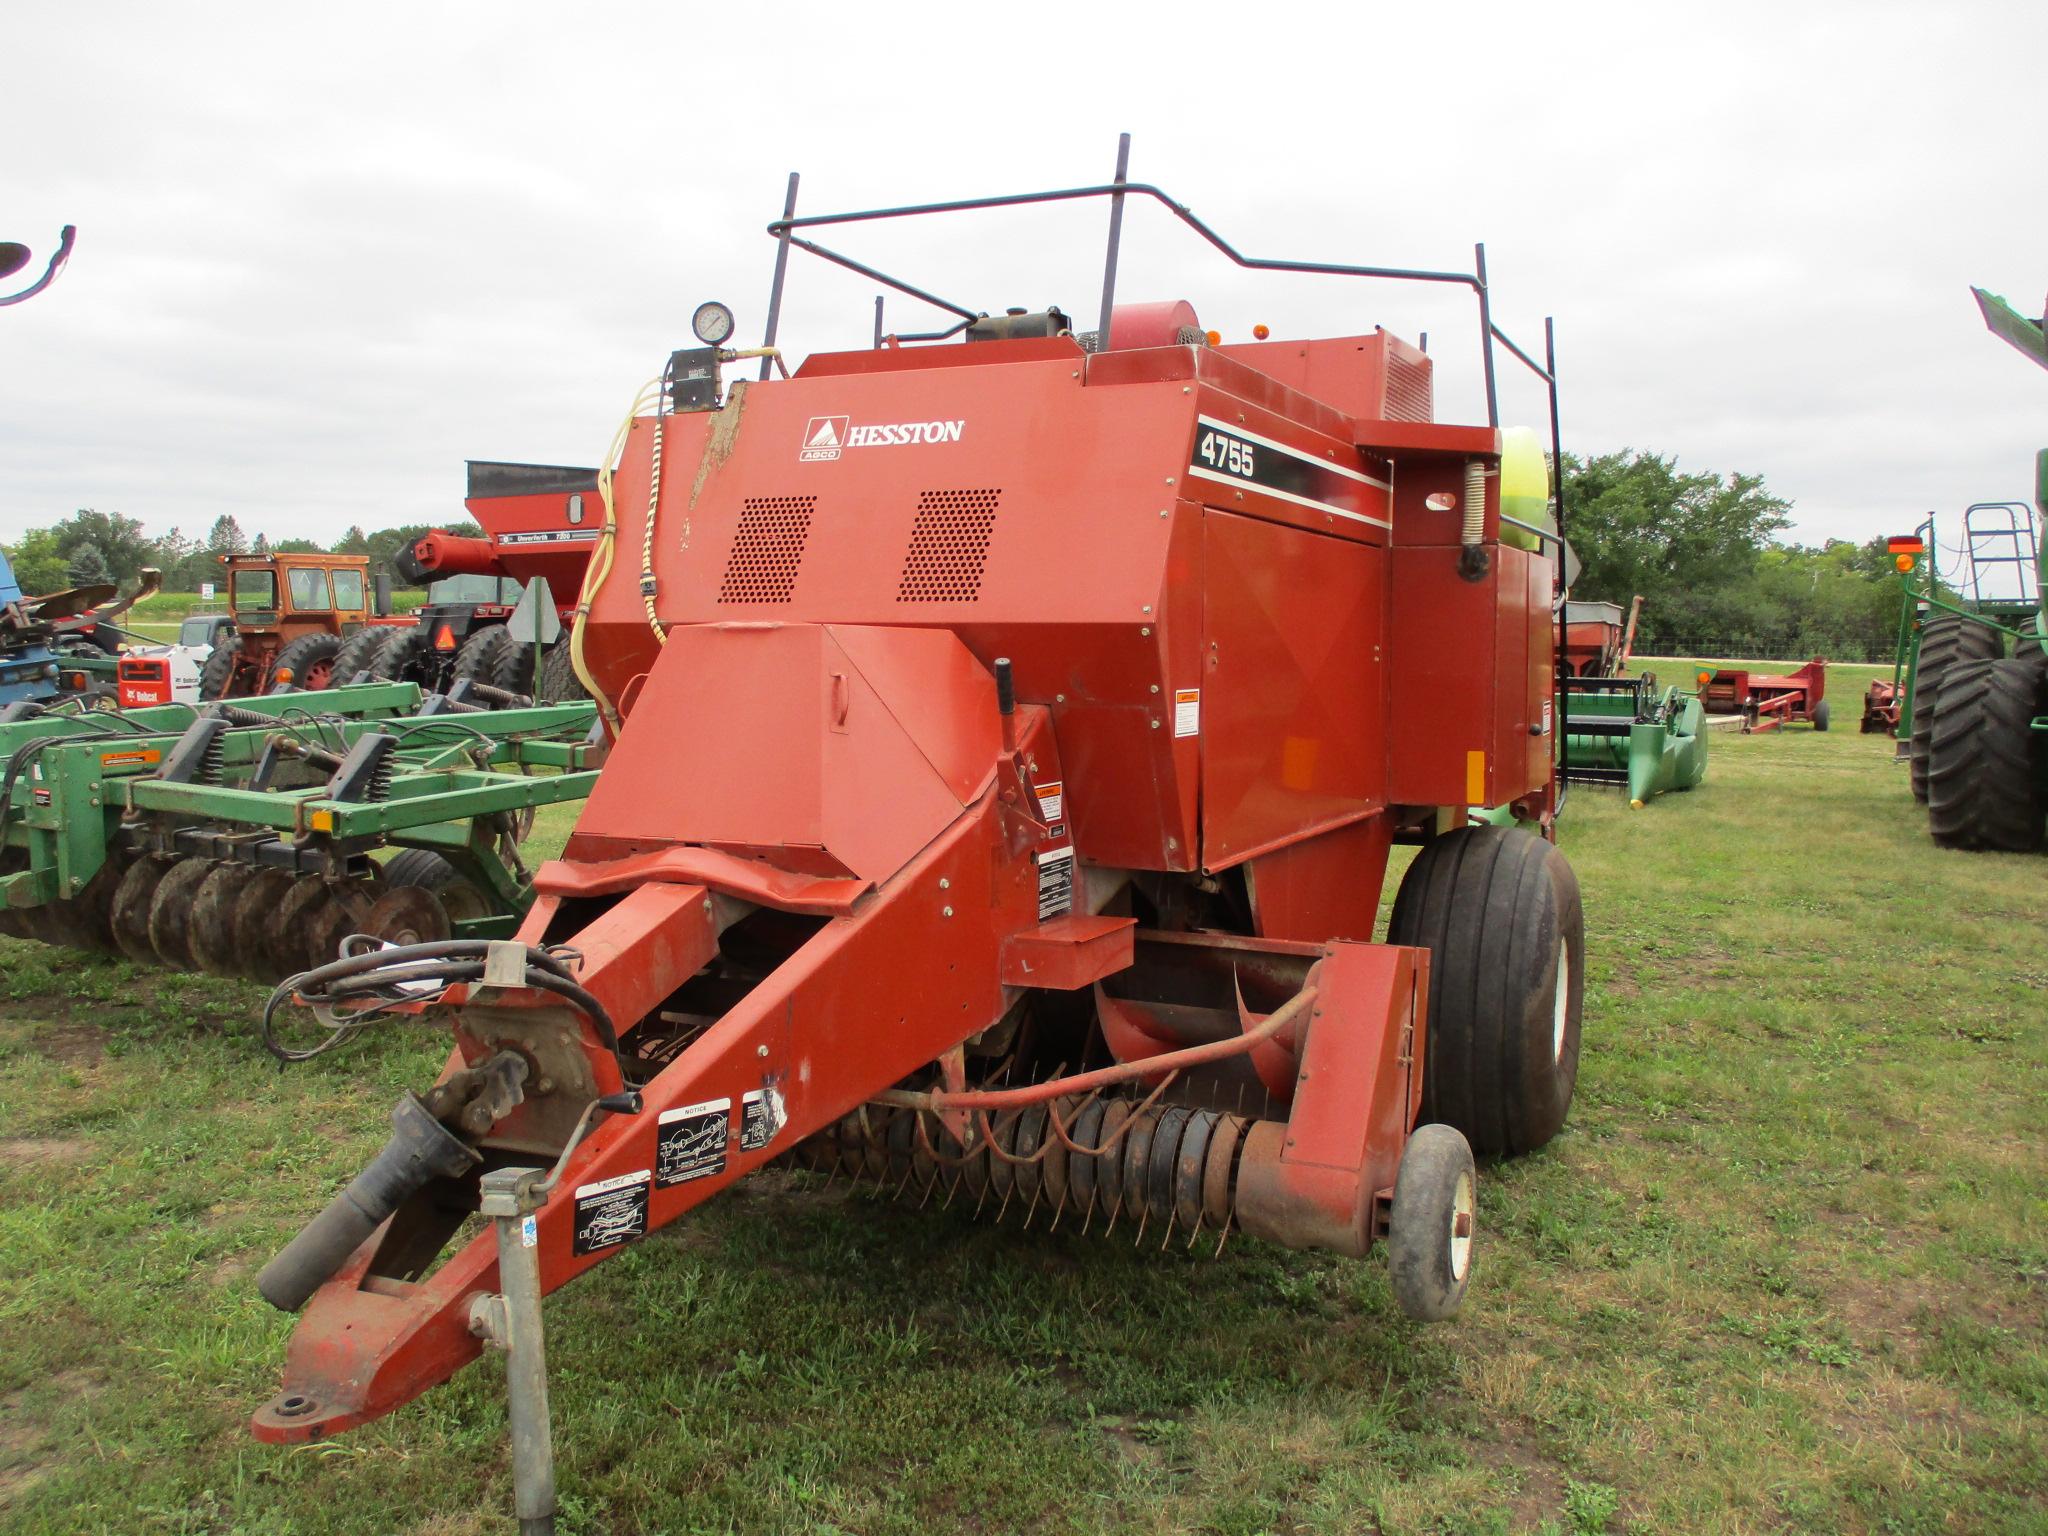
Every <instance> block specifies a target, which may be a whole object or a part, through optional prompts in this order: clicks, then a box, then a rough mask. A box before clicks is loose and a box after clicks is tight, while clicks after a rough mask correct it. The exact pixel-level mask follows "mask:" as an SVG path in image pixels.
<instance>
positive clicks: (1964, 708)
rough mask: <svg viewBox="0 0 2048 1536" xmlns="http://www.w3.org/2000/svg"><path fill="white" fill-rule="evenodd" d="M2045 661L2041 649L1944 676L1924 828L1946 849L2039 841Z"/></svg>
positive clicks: (2047, 708) (2013, 848)
mask: <svg viewBox="0 0 2048 1536" xmlns="http://www.w3.org/2000/svg"><path fill="white" fill-rule="evenodd" d="M2043 713H2048V665H2044V658H2043V657H2042V656H2041V655H2039V654H2038V653H2029V654H2022V655H2019V656H2008V657H2002V658H2000V659H1999V660H1996V661H1962V662H1957V663H1956V664H1955V665H1954V666H1952V667H1950V668H1949V669H1948V671H1947V673H1946V674H1945V675H1944V676H1943V678H1942V684H1941V706H1940V710H1939V712H1938V713H1937V714H1936V715H1935V717H1934V732H1933V737H1932V739H1931V740H1930V741H1929V743H1928V747H1927V825H1928V829H1929V830H1930V831H1932V832H1933V834H1934V840H1935V842H1937V843H1939V844H1940V845H1941V846H1942V847H1944V848H1994V849H2002V850H2004V851H2006V852H2010V853H2031V852H2033V851H2034V850H2035V849H2037V848H2039V847H2040V846H2041V841H2042V824H2043V821H2044V820H2048V804H2044V803H2043V797H2042V788H2041V785H2042V776H2043V756H2044V748H2043V733H2042V732H2039V731H2036V730H2034V729H2033V728H2032V726H2033V721H2034V719H2035V717H2036V716H2038V715H2040V714H2043Z"/></svg>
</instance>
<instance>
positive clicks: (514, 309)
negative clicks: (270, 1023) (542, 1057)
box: [0, 0, 2048, 542]
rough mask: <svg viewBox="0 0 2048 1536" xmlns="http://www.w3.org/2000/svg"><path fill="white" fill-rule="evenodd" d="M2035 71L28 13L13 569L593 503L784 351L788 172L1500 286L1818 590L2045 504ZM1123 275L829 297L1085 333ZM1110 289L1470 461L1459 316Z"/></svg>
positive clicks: (1604, 21)
mask: <svg viewBox="0 0 2048 1536" xmlns="http://www.w3.org/2000/svg"><path fill="white" fill-rule="evenodd" d="M2044 59H2048V5H2044V4H2042V3H2040V0H2024V3H2012V4H1981V5H1969V4H1946V5H1933V4H1918V5H1889V4H1874V3H1870V0H1855V3H1839V4H1807V3H1798V0H1791V3H1788V0H1778V3H1775V4H1769V5H1755V6H1752V5H1746V4H1715V5H1712V6H1706V5H1693V6H1655V5H1644V4H1640V3H1638V4H1629V5H1616V6H1597V7H1596V6H1585V5H1548V6H1545V5H1530V4H1526V3H1524V4H1517V5H1513V6H1501V7H1496V6H1490V5H1478V4H1470V3H1464V4H1458V5H1413V4H1407V5H1401V6H1385V5H1379V4H1362V3H1353V4H1342V5H1332V6H1328V7H1323V6H1316V7H1308V6H1288V5H1285V4H1267V5H1263V6H1249V7H1246V6H1232V7H1227V8H1226V7H1211V6H1204V5H1199V4H1189V3H1182V4H1175V5H1169V6H1158V7H1149V6H1138V5H1124V6H1117V5H1112V4H1104V3H1097V4H1093V5H1088V6H1073V7H1062V6H1058V5H1051V4H1048V5H1042V6H1036V7H975V6H966V5H957V4H956V5H945V6H931V7H913V6H904V5H898V6H887V5H876V4H868V5H853V4H846V3H838V4H815V5H813V4H777V5H769V4H760V5H753V6H745V5H740V6H724V7H718V8H715V9H713V8H708V7H704V8H700V7H697V6H691V5H685V4H680V3H671V4H666V5H633V6H627V5H618V6H601V5H561V4H554V5H548V6H537V5H528V4H506V3H498V4H492V5H473V6H472V5H452V4H432V5H423V4H417V3H412V4H405V5H374V4H363V3H350V4H346V5H325V6H317V7H316V6H298V5H278V4H274V3H271V4H263V5H226V4H216V5H206V6H197V5H191V6H183V5H168V4H161V3H152V4H130V5H122V4H97V5H92V6H79V5H71V6H62V5H39V6H34V7H29V6H15V7H12V8H10V13H9V17H8V20H7V23H6V29H5V34H4V42H0V134H4V137H0V143H4V145H5V149H4V151H0V239H13V240H20V241H24V242H26V243H28V244H30V245H31V246H33V247H35V249H36V252H37V256H36V263H35V266H34V268H33V269H32V270H33V271H40V269H41V262H42V258H43V256H44V255H45V254H46V252H47V250H48V248H49V247H50V246H51V245H53V244H54V242H55V239H56V235H57V231H58V228H59V226H61V225H63V224H65V223H73V224H76V225H77V226H78V229H79V234H78V248H77V254H76V256H75V257H74V258H73V260H72V263H71V266H70V269H69V270H68V271H67V272H66V273H65V274H64V275H63V276H62V277H61V278H59V280H58V281H57V283H56V284H55V285H54V286H53V287H52V288H51V289H50V290H49V291H48V292H47V293H45V294H43V295H42V296H41V297H39V298H36V299H33V300H30V301H29V302H27V303H25V304H22V305H19V306H16V307H13V308H10V309H4V310H0V539H8V540H12V539H14V538H17V537H19V536H20V534H21V533H22V531H23V530H24V529H26V528H29V527H34V526H38V525H42V524H46V523H50V522H54V521H56V520H57V519H59V518H61V517H63V516H65V515H66V514H68V513H69V512H71V511H72V510H73V509H74V508H78V507H96V508H98V509H99V510H101V511H119V512H125V513H127V514H129V515H130V516H133V517H137V518H139V519H141V520H142V522H143V523H144V525H145V526H146V527H147V528H148V529H149V530H150V531H152V532H153V533H162V532H165V531H166V530H168V529H170V528H171V527H173V526H176V527H178V528H180V529H182V530H183V531H184V532H185V533H186V534H187V535H193V536H197V535H203V533H204V532H205V530H206V528H207V526H208V525H209V524H210V523H211V522H212V520H213V519H214V518H215V517H216V516H218V515H219V514H220V513H222V512H230V513H233V514H234V515H235V516H236V517H237V518H238V519H239V520H240V521H241V523H242V525H243V527H244V528H245V529H246V530H248V531H249V532H252V533H253V532H255V531H256V530H258V529H261V530H263V531H265V532H267V533H269V534H270V535H271V536H272V537H273V538H285V537H292V536H309V537H314V538H319V539H323V540H325V539H330V538H332V537H334V536H335V535H337V534H338V533H339V532H340V531H341V530H342V529H343V528H344V527H345V526H347V525H348V524H350V523H362V524H364V525H365V526H367V527H375V526H377V525H379V524H386V523H399V522H431V521H442V520H451V519H455V518H459V517H460V516H461V515H462V508H461V497H462V491H463V469H462V465H463V460H464V459H466V458H505V459H526V460H534V461H544V462H554V463H571V464H590V463H595V462H596V459H597V457H598V456H599V455H600V454H601V453H602V452H603V450H604V445H605V443H606V442H607V441H608V439H609V438H610V436H611V433H612V430H613V428H614V427H615V425H616V422H617V420H618V418H619V416H620V415H621V413H622V412H623V410H624V409H625V407H626V405H627V404H628V403H629V402H630V400H631V398H632V395H633V392H634V389H635V387H636V386H637V385H639V384H640V383H641V382H642V381H643V380H645V379H647V378H648V377H649V376H651V375H652V374H654V373H656V372H658V371H659V369H660V366H661V364H662V361H663V359H664V358H665V357H666V355H667V352H668V350H669V349H670V348H671V347H673V346H676V345H679V344H685V343H686V342H687V340H688V327H689V316H690V312H691V310H692V309H693V308H694V307H695V305H696V304H697V303H698V302H699V301H701V300H703V299H706V298H718V299H721V300H723V301H725V302H726V303H728V304H730V305H731V306H732V307H733V308H734V310H735V311H736V312H737V313H738V315H739V323H740V336H741V339H742V340H744V341H753V340H755V339H758V336H759V329H760V325H761V322H762V319H763V315H764V312H765V309H766V300H767V292H768V282H769V276H770V263H771V258H772V254H773V252H772V247H771V245H770V243H769V241H768V240H767V239H766V237H765V236H764V235H763V233H762V226H763V225H764V224H765V223H766V222H767V221H768V220H769V219H771V218H773V217H774V216H775V215H776V214H777V213H778V212H779V211H780V203H781V198H782V191H783V184H784V179H785V177H786V176H787V174H788V172H789V171H791V170H793V169H794V170H800V171H801V172H802V173H803V195H802V211H806V212H822V211H827V210H831V209H848V208H856V207H865V206H870V205H874V204H877V203H888V202H908V201H919V200H928V199H939V198H949V197H959V196H972V195H978V194H984V193H989V192H996V191H1021V190H1026V189H1031V188H1039V187H1051V186H1065V185H1074V184H1079V183H1084V182H1092V181H1100V180H1106V179H1108V176H1109V173H1110V171H1111V169H1112V165H1113V160H1114V154H1115V143H1116V134H1117V133H1118V131H1119V130H1128V131H1130V132H1131V133H1132V134H1133V135H1134V141H1135V142H1134V148H1133V155H1132V175H1133V176H1134V177H1135V178H1138V179H1144V180H1149V181H1153V182H1156V183H1158V184H1159V185H1161V186H1163V187H1164V188H1165V189H1166V190H1167V191H1168V192H1169V193H1172V194H1173V195H1175V196H1177V197H1178V198H1180V199H1181V200H1182V201H1184V202H1186V203H1188V204H1190V205H1191V206H1192V207H1193V208H1194V210H1195V211H1196V212H1197V213H1199V214H1201V215H1202V216H1203V217H1204V218H1206V219H1207V220H1208V221H1209V222H1210V223H1212V224H1213V225H1215V226H1216V227H1217V228H1218V229H1219V230H1220V231H1221V232H1222V233H1223V234H1224V235H1225V236H1226V237H1229V238H1231V239H1233V240H1235V241H1237V242H1238V243H1239V245H1240V246H1241V247H1243V248H1245V249H1247V250H1249V251H1251V252H1252V253H1254V254H1260V255H1274V256H1289V257H1300V258H1307V259H1321V260H1340V261H1361V262H1371V263H1383V264H1390V265H1403V266H1427V267H1459V266H1464V265H1466V264H1468V263H1469V262H1470V259H1471V245H1472V242H1473V241H1475V240H1484V241H1486V242H1487V252H1488V258H1489V265H1490V268H1491V275H1492V282H1493V290H1494V295H1495V305H1496V309H1495V314H1496V318H1497V320H1498V321H1499V322H1500V323H1501V324H1502V325H1503V326H1504V327H1505V328H1506V329H1507V330H1508V331H1509V332H1510V333H1511V334H1513V335H1515V336H1516V337H1517V339H1518V340H1523V341H1524V342H1526V343H1527V344H1529V345H1531V346H1532V347H1533V346H1535V345H1538V344H1540V342H1541V339H1542V319H1543V316H1544V315H1546V314H1554V315H1555V316H1556V320H1557V328H1558V347H1559V356H1560V374H1561V376H1562V379H1563V383H1564V430H1565V444H1566V447H1567V448H1568V449H1569V450H1571V451H1574V452H1578V453H1582V454H1584V453H1598V452H1604V451H1607V450H1611V449H1617V448H1624V447H1634V448H1645V449H1655V450H1658V451H1660V452H1663V453H1668V454H1675V455H1677V456H1678V458H1679V460H1680V461H1681V463H1682V464H1683V465H1684V466H1686V467H1688V468H1709V469H1715V470H1721V471H1729V470H1744V471H1750V472H1754V473H1758V474H1762V475H1763V476H1765V478H1766V479H1767V480H1768V482H1769V484H1770V486H1771V488H1772V489H1773V490H1775V491H1776V492H1778V493H1779V494H1781V495H1783V496H1786V497H1789V498H1790V499H1791V500H1792V501H1793V502H1794V503H1795V506H1796V519H1797V521H1796V526H1795V528H1794V534H1795V535H1796V536H1797V537H1800V538H1801V539H1804V540H1806V541H1810V542H1818V541H1819V540H1821V539H1823V538H1826V537H1831V536H1834V537H1853V538H1859V539H1861V538H1867V537H1870V536H1872V535H1874V534H1878V533H1882V532H1886V531H1891V530H1895V529H1903V528H1906V527H1909V526H1911V524H1912V522H1913V521H1914V520H1915V519H1916V517H1917V516H1918V515H1919V514H1920V513H1921V512H1923V511H1924V510H1926V509H1928V508H1942V509H1954V508H1957V507H1959V506H1960V505H1962V504H1963V503H1964V502H1967V501H1970V500H1975V499H1986V498H2005V497H2024V496H2026V495H2027V494H2028V493H2029V483H2030V480H2031V469H2032V459H2033V453H2034V450H2035V449H2036V448H2037V447H2039V446H2042V445H2043V444H2048V376H2044V375H2043V374H2042V373H2041V372H2040V371H2039V370H2038V369H2036V368H2034V367H2032V366H2030V365H2029V364H2028V363H2027V362H2026V361H2025V360H2024V359H2022V358H2021V357H2020V356H2019V355H2018V354H2016V353H2014V352H2012V351H2011V350H2010V349H2008V348H2007V347H2005V346H2004V345H2002V344H2001V343H1999V342H1998V341H1996V340H1995V339H1993V338H1992V337H1991V336H1990V335H1989V334H1988V333H1987V332H1986V331H1985V330H1984V329H1983V326H1982V324H1981V323H1980V321H1979V319H1978V317H1977V314H1976V311H1975V308H1974V306H1973V304H1972V302H1971V299H1970V294H1969V285H1970V284H1971V283H1973V282H1974V283H1981V284H1984V285H1986V286H1988V287H1990V288H1991V289H1992V290H1993V291H1995V292H2002V293H2004V294H2006V295H2007V296H2008V297H2010V298H2012V299H2013V300H2014V301H2015V303H2016V304H2017V305H2018V306H2019V307H2020V308H2021V309H2022V310H2023V311H2024V312H2026V313H2028V314H2030V315H2038V314H2039V313H2040V312H2041V308H2042V302H2043V297H2042V296H2043V294H2044V292H2048V196H2044V181H2048V161H2044V159H2043V154H2044V147H2048V95H2044V93H2043V92H2042V91H2041V89H2040V87H2039V78H2040V69H2041V66H2042V61H2043V60H2044ZM1103 222H1104V213H1103V210H1102V209H1101V207H1100V206H1099V205H1091V206H1089V207H1087V208H1086V209H1085V210H1060V211H1054V212H1035V213H1011V212H1005V213H1000V214H990V215H979V216H972V217H963V218H957V219H953V220H950V221H943V222H940V223H927V224H923V225H920V226H917V227H910V226H891V227H887V228H882V227H875V228H871V229H867V230H861V231H856V232H852V233H849V234H848V235H847V236H846V239H845V244H846V246H847V248H848V249H850V250H854V251H856V252H858V253H859V254H861V255H863V256H864V257H867V258H869V259H872V260H874V261H876V262H877V264H879V265H881V266H884V267H885V268H888V269H890V270H893V271H897V272H899V273H901V274H902V275H905V276H907V277H909V278H911V279H912V280H913V281H922V282H923V283H925V284H927V285H928V286H930V287H932V288H934V289H936V290H938V291H940V292H943V293H946V294H948V295H949V296H953V297H957V298H959V299H961V300H963V301H964V302H967V303H969V304H972V305H974V306H975V307H978V308H987V309H992V310H994V309H1000V308H1001V307H1003V306H1004V305H1007V304H1013V303H1014V304H1025V305H1029V306H1031V307H1033V308H1039V307H1042V306H1043V305H1045V304H1047V303H1058V304H1060V305H1061V306H1063V307H1065V308H1067V309H1068V310H1069V311H1070V312H1072V313H1075V314H1077V315H1080V316H1084V317H1089V318H1090V323H1091V324H1092V315H1093V310H1094V305H1095V303H1096V300H1097V297H1098V293H1099V285H1100V282H1101V250H1102V238H1103ZM1127 237H1128V238H1127V243H1126V249H1125V258H1124V268H1123V276H1122V280H1121V282H1120V288H1119V291H1120V292H1121V293H1122V294H1124V295H1125V296H1127V297H1131V298H1166V297H1186V298H1188V299H1191V300H1192V301H1193V302H1194V304H1195V306H1196V308H1197V309H1198V310H1199V311H1200V312H1201V315H1202V318H1203V321H1204V323H1205V324H1207V325H1209V326H1211V327H1214V328H1216V329H1220V330H1221V331H1223V332H1224V333H1225V334H1226V335H1227V336H1230V337H1244V336H1246V335H1247V334H1248V332H1249V328H1250V326H1251V325H1252V324H1253V323H1254V322H1259V321H1263V322H1265V323H1267V324H1269V325H1271V326H1272V327H1273V328H1274V330H1275V332H1276V333H1277V334H1280V335H1295V334H1333V333H1342V332H1345V331H1352V330H1362V329H1367V328H1369V327H1370V326H1372V325H1373V324H1375V323H1379V324H1385V325H1387V326H1388V327H1389V328H1390V329H1393V330H1396V331H1399V332H1402V333H1403V334H1407V335H1411V336H1412V335H1413V334H1414V333H1415V332H1416V331H1418V330H1424V329H1426V330H1428V331H1429V333H1430V338H1431V339H1430V347H1431V350H1432V352H1433V353H1434V354H1435V355H1436V357H1437V359H1438V397H1437V398H1438V413H1439V415H1440V416H1441V417H1443V418H1445V419H1471V416H1472V414H1473V413H1474V412H1476V411H1478V410H1479V409H1480V399H1481V397H1480V395H1479V392H1478V377H1479V373H1478V359H1477V342H1476V334H1477V333H1476V330H1475V328H1474V324H1473V318H1472V314H1471V306H1470V304H1469V301H1467V300H1465V299H1463V298H1461V297H1460V295H1459V294H1458V293H1457V292H1455V291H1453V290H1435V289H1417V288H1414V287H1403V286H1393V285H1384V284H1359V283H1349V282H1343V281H1338V280H1333V279H1308V278H1288V279H1275V278H1272V277H1267V276H1255V275H1251V274H1246V273H1242V272H1239V271H1237V270H1236V269H1234V268H1232V267H1230V266H1228V265H1227V264H1225V263H1223V262H1222V261H1221V260H1220V259H1219V258H1215V257H1213V256H1212V255H1211V254H1210V253H1209V252H1208V251H1207V250H1206V248H1204V247H1202V246H1200V245H1199V244H1197V243H1195V242H1194V241H1193V239H1192V238H1191V237H1190V236H1188V235H1187V234H1185V233H1184V232H1183V231H1181V230H1180V229H1179V228H1178V227H1177V226H1176V225H1174V224H1173V223H1172V222H1171V221H1170V220H1169V219H1168V218H1167V217H1166V216H1165V215H1164V214H1162V213H1160V212H1158V211H1155V210H1136V211H1134V212H1133V214H1132V216H1131V218H1130V219H1129V220H1128V221H1127ZM28 276H29V274H23V275H22V276H20V277H17V278H14V279H11V280H6V281H0V288H5V289H7V290H9V291H11V290H12V289H13V288H15V287H17V286H19V285H20V284H22V283H23V282H25V281H27V279H28ZM874 292H875V289H874V287H873V285H872V284H870V283H867V282H864V281H862V280H859V279H857V278H854V277H852V276H849V275H845V274H840V273H838V272H836V271H835V270H834V269H831V268H828V267H826V266H824V265H823V264H821V263H817V262H815V261H811V260H809V259H807V258H804V257H802V256H801V255H799V256H798V257H796V258H795V259H794V264H793V268H792V274H791V285H790V294H789V302H788V307H787V310H786V313H785V318H784V326H783V334H782V340H783V343H784V345H785V346H786V347H787V348H788V349H789V350H790V351H791V352H792V353H794V354H795V355H797V356H801V355H803V354H806V353H808V352H811V351H816V350H826V349H831V348H834V347H840V346H849V345H864V344H865V343H866V340H867V337H868V333H869V328H870V324H871V314H872V311H871V305H872V300H873V295H874ZM928 318H933V317H932V314H931V312H930V311H924V312H922V313H919V312H917V311H916V310H915V309H914V307H913V306H911V305H910V304H909V303H908V302H907V301H905V302H904V303H903V304H901V305H894V306H892V310H891V321H892V325H895V326H900V327H901V328H903V329H911V328H913V327H914V326H918V325H921V324H922V323H923V322H924V321H925V320H926V319H928ZM1503 404H1504V413H1503V414H1504V416H1505V417H1506V418H1507V419H1510V420H1514V419H1524V420H1534V419H1536V418H1537V413H1538V412H1539V411H1540V409H1541V401H1540V398H1539V397H1538V396H1537V395H1536V394H1535V393H1534V392H1533V391H1532V390H1530V389H1528V388H1525V387H1520V386H1516V387H1514V388H1510V389H1509V390H1508V391H1507V392H1506V393H1505V395H1504V401H1503Z"/></svg>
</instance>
